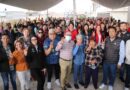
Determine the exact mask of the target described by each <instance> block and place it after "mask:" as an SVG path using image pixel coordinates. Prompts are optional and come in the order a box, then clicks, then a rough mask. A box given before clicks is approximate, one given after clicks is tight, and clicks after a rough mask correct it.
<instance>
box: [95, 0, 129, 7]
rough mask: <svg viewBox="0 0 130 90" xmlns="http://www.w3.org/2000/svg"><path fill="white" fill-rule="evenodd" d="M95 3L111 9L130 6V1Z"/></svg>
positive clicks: (110, 0) (106, 0)
mask: <svg viewBox="0 0 130 90" xmlns="http://www.w3.org/2000/svg"><path fill="white" fill-rule="evenodd" d="M93 1H94V2H97V3H99V4H101V5H103V6H105V7H108V8H111V9H117V8H121V7H125V6H130V0H93Z"/></svg>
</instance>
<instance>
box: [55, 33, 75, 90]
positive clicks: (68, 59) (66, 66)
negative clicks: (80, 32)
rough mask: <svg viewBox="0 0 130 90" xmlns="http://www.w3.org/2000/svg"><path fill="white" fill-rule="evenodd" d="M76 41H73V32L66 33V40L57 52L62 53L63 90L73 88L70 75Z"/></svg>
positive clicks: (62, 41)
mask: <svg viewBox="0 0 130 90" xmlns="http://www.w3.org/2000/svg"><path fill="white" fill-rule="evenodd" d="M73 47H74V41H72V40H71V32H69V31H68V32H66V33H65V38H62V40H61V41H60V42H59V43H58V45H57V47H56V51H60V61H59V63H60V69H61V76H60V78H61V88H62V90H66V87H67V88H71V85H70V84H69V78H70V73H71V69H72V58H73Z"/></svg>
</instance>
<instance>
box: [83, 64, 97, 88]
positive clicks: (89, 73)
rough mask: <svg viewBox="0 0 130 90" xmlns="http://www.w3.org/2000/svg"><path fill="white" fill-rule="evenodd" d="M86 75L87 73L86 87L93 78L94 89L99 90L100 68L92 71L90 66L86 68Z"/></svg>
mask: <svg viewBox="0 0 130 90" xmlns="http://www.w3.org/2000/svg"><path fill="white" fill-rule="evenodd" d="M85 69H86V70H85V71H86V73H85V85H86V86H87V87H88V85H89V83H90V80H91V77H92V80H93V85H94V88H95V89H97V88H98V85H97V84H98V67H97V68H96V69H92V68H90V67H88V66H86V68H85Z"/></svg>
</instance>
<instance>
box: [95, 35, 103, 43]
mask: <svg viewBox="0 0 130 90" xmlns="http://www.w3.org/2000/svg"><path fill="white" fill-rule="evenodd" d="M100 34H101V33H100ZM95 40H96V43H97V44H98V42H99V37H98V34H97V33H96V34H95ZM102 41H103V37H102V34H101V42H102Z"/></svg>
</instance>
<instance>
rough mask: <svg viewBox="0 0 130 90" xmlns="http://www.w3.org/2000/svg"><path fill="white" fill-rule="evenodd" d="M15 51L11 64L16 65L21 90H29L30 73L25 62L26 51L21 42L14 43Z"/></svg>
mask: <svg viewBox="0 0 130 90" xmlns="http://www.w3.org/2000/svg"><path fill="white" fill-rule="evenodd" d="M14 46H15V51H14V52H13V59H12V62H13V63H14V64H15V65H16V71H17V76H18V78H19V81H20V84H21V90H25V89H26V90H30V86H29V84H30V71H29V67H28V65H27V62H26V57H25V56H26V55H27V50H25V49H24V45H23V43H22V42H21V41H19V40H16V41H15V43H14Z"/></svg>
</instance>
